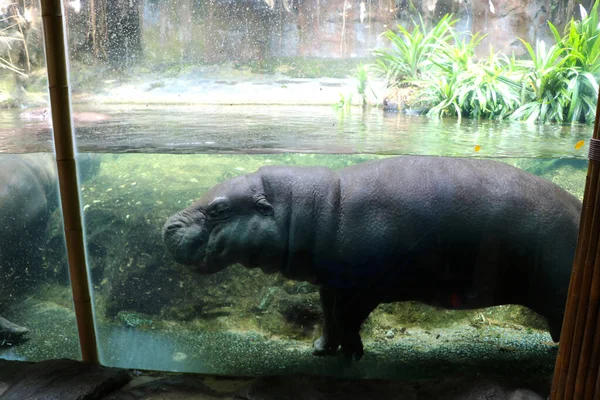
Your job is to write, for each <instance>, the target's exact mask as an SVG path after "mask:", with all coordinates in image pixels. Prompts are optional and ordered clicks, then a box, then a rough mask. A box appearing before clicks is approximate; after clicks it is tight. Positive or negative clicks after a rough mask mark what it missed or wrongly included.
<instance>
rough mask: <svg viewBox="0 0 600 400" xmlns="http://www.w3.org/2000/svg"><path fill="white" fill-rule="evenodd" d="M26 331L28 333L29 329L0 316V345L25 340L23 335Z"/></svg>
mask: <svg viewBox="0 0 600 400" xmlns="http://www.w3.org/2000/svg"><path fill="white" fill-rule="evenodd" d="M27 333H29V329H27V328H25V327H23V326H19V325H17V324H13V323H12V322H10V321H9V320H7V319H6V318H2V317H0V345H3V344H16V343H19V342H23V341H25V340H27V338H26V337H25V335H26V334H27Z"/></svg>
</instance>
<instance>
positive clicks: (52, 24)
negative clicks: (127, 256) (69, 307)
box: [41, 0, 98, 363]
mask: <svg viewBox="0 0 600 400" xmlns="http://www.w3.org/2000/svg"><path fill="white" fill-rule="evenodd" d="M41 3H42V21H43V26H44V43H45V50H46V66H47V69H48V88H49V91H50V106H51V111H52V129H53V136H54V149H55V152H56V164H57V167H58V182H59V187H60V202H61V206H62V215H63V221H64V228H65V239H66V242H67V256H68V261H69V272H70V276H71V287H72V289H73V302H74V304H75V314H76V318H77V329H78V332H79V344H80V347H81V356H82V359H83V361H85V362H89V363H98V350H97V347H96V332H95V330H94V319H93V310H92V303H91V299H90V290H89V284H88V277H87V268H86V263H85V244H84V241H83V230H82V225H81V206H80V200H79V185H78V183H77V167H76V164H75V157H74V155H75V149H74V140H73V130H72V126H71V121H72V120H71V98H70V90H69V82H68V72H67V52H66V45H65V43H66V41H65V38H66V35H65V28H64V24H63V13H62V10H63V9H62V5H61V0H42V1H41Z"/></svg>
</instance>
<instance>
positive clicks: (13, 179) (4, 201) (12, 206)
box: [0, 153, 100, 345]
mask: <svg viewBox="0 0 600 400" xmlns="http://www.w3.org/2000/svg"><path fill="white" fill-rule="evenodd" d="M78 160H79V171H80V172H81V173H80V176H81V178H82V180H85V179H87V178H88V177H89V176H91V175H93V174H94V173H95V172H96V170H97V169H98V166H99V165H100V159H99V157H98V156H97V155H94V154H81V155H79V156H78ZM57 181H58V175H57V171H56V161H55V159H54V156H53V155H52V154H50V153H33V154H20V155H18V154H1V155H0V312H2V311H3V310H4V309H5V308H6V307H7V305H8V302H9V301H13V300H14V299H15V298H16V297H17V296H18V295H19V294H21V293H23V292H25V291H26V290H28V289H30V288H31V287H32V286H33V284H34V283H35V282H36V281H39V280H40V279H41V278H42V276H41V272H42V270H41V267H40V265H41V255H42V254H41V253H42V250H41V248H42V247H44V240H45V232H46V228H47V225H48V221H49V220H50V217H51V215H52V213H53V212H54V210H55V209H56V207H57V206H58V193H57V192H58V182H57ZM27 332H28V329H27V328H24V327H21V326H18V325H16V324H14V323H12V322H10V321H8V320H6V319H5V318H3V317H1V316H0V345H2V344H3V343H16V342H18V341H21V340H23V339H24V336H25V334H26V333H27Z"/></svg>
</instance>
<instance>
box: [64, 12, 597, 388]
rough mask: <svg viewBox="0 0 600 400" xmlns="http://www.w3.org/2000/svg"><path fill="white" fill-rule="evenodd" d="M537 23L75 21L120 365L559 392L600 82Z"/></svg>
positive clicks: (183, 15)
mask: <svg viewBox="0 0 600 400" xmlns="http://www.w3.org/2000/svg"><path fill="white" fill-rule="evenodd" d="M496 3H498V4H496ZM528 4H529V3H528ZM535 4H536V5H535V6H531V7H528V6H526V5H522V4H521V3H519V4H516V3H514V2H496V1H489V0H485V1H483V0H482V1H472V2H462V1H422V2H405V1H395V2H393V1H392V2H389V1H383V2H381V1H380V2H373V1H350V0H327V1H321V0H314V1H303V2H300V1H293V0H283V1H269V0H265V1H262V0H261V1H259V0H256V1H245V0H233V1H220V0H218V1H188V0H179V1H177V0H172V1H120V0H119V1H114V2H110V4H109V2H107V1H106V0H94V1H90V2H83V3H79V2H69V3H68V7H69V14H68V15H69V48H70V52H71V53H70V55H71V78H72V83H73V99H74V111H75V114H74V120H75V124H76V126H77V136H78V146H79V151H80V152H82V154H96V155H98V157H99V158H100V160H101V161H100V166H99V169H98V171H97V172H96V174H95V175H93V176H92V177H90V179H89V180H88V181H86V182H85V183H84V184H82V187H81V190H82V194H83V200H84V213H85V220H86V234H87V246H88V247H87V248H88V255H89V262H90V268H91V279H92V284H93V289H94V306H95V311H96V319H97V323H98V329H99V344H100V354H101V359H102V362H103V363H105V364H107V365H111V366H120V367H127V368H143V369H146V368H147V369H160V370H171V371H190V372H206V373H217V374H225V375H261V374H279V373H306V374H320V375H329V376H332V375H333V376H346V377H361V378H367V377H368V378H390V377H394V378H398V377H409V378H419V377H425V376H431V375H436V374H438V375H439V374H445V373H449V372H450V371H451V372H453V373H457V372H460V371H465V372H468V371H478V372H484V371H485V372H493V373H498V374H505V375H517V374H518V375H519V376H527V377H543V376H547V375H548V374H549V373H551V371H552V368H553V366H554V358H555V356H556V350H557V346H556V343H554V342H553V339H556V334H557V332H558V331H559V330H560V319H561V315H562V308H563V307H564V304H562V302H563V300H564V298H565V296H566V289H567V286H568V279H569V276H570V271H569V270H570V267H571V262H572V255H573V251H574V246H575V242H576V235H577V224H578V223H579V211H580V207H581V205H580V202H579V201H580V200H581V198H582V196H583V187H584V183H585V174H586V167H587V162H586V159H585V151H586V149H587V145H586V140H587V138H588V137H589V135H590V132H591V125H590V124H589V122H591V120H592V119H593V112H594V111H593V110H595V108H594V107H595V101H596V98H595V96H596V95H597V89H596V88H597V86H595V84H594V82H595V77H594V76H593V75H592V73H593V72H594V71H595V70H594V71H592V70H591V68H592V67H590V66H589V65H587V66H583V65H567V63H568V62H572V61H573V60H574V59H575V58H567V57H566V56H565V55H564V54H563V53H566V52H567V51H575V50H574V49H573V48H572V47H573V46H574V44H573V43H571V44H569V43H567V42H566V41H563V42H562V43H563V44H562V45H556V47H552V46H553V45H555V44H556V39H555V38H554V35H553V34H552V30H551V28H550V27H549V26H548V25H547V24H546V23H545V22H544V21H547V20H550V21H552V22H553V24H554V25H556V27H557V28H556V29H557V32H558V35H559V36H560V35H561V33H562V32H563V29H564V28H565V26H566V24H567V21H569V19H570V17H571V16H573V15H574V16H575V17H576V18H577V20H579V19H581V16H582V13H581V11H580V9H579V7H574V6H573V3H572V2H566V1H564V2H558V3H556V4H555V6H553V7H552V8H551V9H548V8H547V7H546V6H545V5H542V4H541V3H540V4H538V3H535ZM109 5H110V7H109ZM583 6H584V7H587V8H586V9H587V10H588V13H587V14H585V15H583V16H584V23H583V24H580V25H577V26H576V27H575V28H574V29H580V31H579V32H580V34H581V35H585V34H587V33H586V32H587V31H586V32H584V31H585V29H588V30H589V32H591V33H593V34H595V32H596V30H597V27H598V23H597V21H596V20H594V19H593V16H594V15H596V14H597V10H591V7H588V5H586V4H584V5H583ZM448 13H452V14H453V17H449V16H446V15H447V14H448ZM565 16H568V17H569V19H565ZM419 17H421V18H422V19H420V18H419ZM590 18H591V19H590ZM455 20H456V21H455ZM413 21H419V22H417V23H416V24H415V23H413ZM540 21H541V22H540ZM404 28H406V29H404ZM584 28H585V29H584ZM388 29H392V30H391V31H388ZM469 31H472V32H474V33H473V35H470V34H469ZM385 32H387V33H385ZM431 32H433V33H431ZM477 32H479V35H475V33H477ZM589 32H588V33H589ZM384 33H385V34H384ZM382 34H384V35H382ZM483 35H487V36H485V37H484V36H483ZM592 36H593V35H592ZM590 37H591V36H590ZM507 38H509V39H507ZM519 38H521V39H523V40H524V42H526V43H527V44H525V43H524V42H522V41H521V40H519ZM542 39H543V41H544V42H543V43H545V44H542V42H541V41H540V42H539V43H538V42H537V41H538V40H542ZM559 39H560V38H559ZM561 40H562V39H561ZM564 40H567V39H564ZM411 43H412V45H411ZM536 43H538V44H536ZM528 44H530V45H531V51H532V52H531V53H530V52H529V51H528V49H529V48H528V47H527V46H528ZM599 44H600V43H599ZM490 45H491V46H492V47H491V48H490ZM411 46H412V47H411ZM560 46H562V47H563V49H562V50H560V49H559V47H560ZM569 46H571V47H569ZM568 48H571V50H568ZM536 49H537V53H536ZM552 52H554V53H552ZM542 53H544V54H542ZM546 53H550V55H551V56H552V54H553V55H554V56H555V57H554V58H553V57H547V54H546ZM419 55H422V58H420V59H418V57H419ZM542 59H543V60H549V61H545V62H550V63H552V62H554V63H555V64H552V65H549V64H548V65H546V64H544V65H542V64H540V63H541V61H542ZM552 60H554V61H552ZM534 61H535V62H534ZM561 63H562V64H561ZM577 68H579V69H577ZM584 68H589V70H584ZM576 70H577V71H580V72H585V71H587V72H590V74H586V73H581V74H580V75H578V76H579V77H580V78H577V77H575V75H569V73H570V72H569V71H571V72H572V71H576ZM550 72H552V73H555V72H556V73H558V72H560V73H561V74H563V75H560V76H559V75H552V76H548V75H544V74H548V73H550ZM584 77H585V78H584ZM578 79H580V80H578ZM561 82H562V83H561ZM552 84H555V86H551V85H552ZM561 85H563V86H561ZM564 85H566V86H564ZM576 85H577V86H576ZM575 88H577V92H576V93H577V94H578V96H575V97H570V95H569V93H574V90H575ZM557 93H559V94H560V95H559V96H558V97H555V95H556V94H557ZM548 96H550V97H548ZM549 98H552V99H558V100H557V101H556V102H554V101H549V100H548V99H549ZM409 155H419V156H444V158H440V157H426V158H407V156H409ZM390 156H392V157H393V156H400V158H399V159H398V160H396V159H391V160H388V158H389V157H390ZM459 157H460V158H462V159H463V160H461V159H459ZM379 159H385V160H386V161H379V162H381V163H382V164H381V165H380V166H378V167H374V166H373V165H379V164H363V163H365V162H367V161H373V160H379ZM464 159H467V161H465V160H464ZM480 159H483V160H480ZM491 161H495V162H493V163H492V162H491ZM358 164H360V165H358ZM507 164H508V165H509V166H506V165H507ZM354 165H356V167H351V166H354ZM265 166H289V168H282V167H279V168H274V169H269V168H266V169H263V170H261V172H260V174H259V175H258V176H257V175H248V176H247V177H246V178H243V179H238V180H235V178H236V177H238V176H240V175H244V174H251V173H253V172H255V171H257V170H258V169H259V168H261V167H265ZM301 166H312V167H316V166H322V167H328V168H329V169H328V170H323V169H311V170H305V169H298V168H297V167H301ZM346 167H349V169H344V168H346ZM512 167H516V169H515V168H512ZM334 170H335V171H339V172H333V171H334ZM535 176H538V177H540V179H538V178H536V177H535ZM230 179H234V180H233V181H230ZM224 182H229V183H224ZM232 182H233V183H232ZM221 183H224V186H219V187H217V188H216V189H212V191H211V188H213V187H214V186H215V185H218V184H221ZM228 185H229V186H228ZM224 188H225V189H224ZM202 196H205V197H202ZM199 198H203V200H201V202H200V203H197V204H196V206H195V207H196V209H195V210H188V211H187V212H186V213H184V214H179V216H178V217H175V218H174V219H171V220H170V223H169V224H168V227H167V228H165V222H166V221H167V218H169V217H170V216H172V215H174V214H176V213H177V212H179V211H181V210H183V209H185V208H186V207H188V206H189V205H190V204H193V203H194V201H195V200H196V199H199ZM163 230H164V232H163ZM165 232H166V233H165ZM204 258H206V260H204ZM178 262H180V263H192V264H194V265H195V267H192V268H186V267H184V266H182V265H181V264H179V263H178ZM229 264H233V265H231V266H229V268H224V269H222V270H221V267H223V266H226V265H229ZM241 264H243V265H245V266H246V267H251V268H244V267H242V265H241ZM217 270H218V271H217ZM195 272H204V273H202V274H197V273H195ZM265 272H266V273H265ZM272 272H278V273H272ZM279 272H280V273H279ZM319 286H320V287H321V289H322V293H321V294H320V293H319ZM321 301H322V302H323V305H322V304H321ZM492 306H493V307H492ZM372 309H374V310H372ZM324 310H325V311H324ZM371 310H372V311H371ZM534 311H535V312H534ZM336 313H337V314H336ZM367 317H368V318H367ZM362 319H366V321H365V322H364V324H362V330H361V331H360V335H361V337H362V342H363V344H364V356H363V357H362V359H361V360H360V361H359V362H358V363H355V364H352V367H350V368H349V367H348V364H346V363H343V362H341V361H340V357H337V356H331V355H329V356H327V354H321V356H316V355H313V342H315V341H316V340H317V339H318V338H319V337H320V335H321V332H323V330H325V332H326V337H325V338H321V339H320V340H317V342H316V347H317V349H316V350H317V352H320V353H327V352H330V353H333V352H334V350H336V349H337V347H338V345H341V351H338V353H340V352H346V353H348V354H349V355H352V356H360V355H361V353H362V351H361V346H360V340H359V337H358V328H359V327H360V326H361V322H362ZM323 320H325V321H328V322H326V323H325V326H323V325H324V324H323ZM328 323H329V325H327V324H328ZM549 329H551V330H552V333H553V335H552V336H551V335H550V333H549Z"/></svg>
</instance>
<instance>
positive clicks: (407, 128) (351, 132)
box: [0, 105, 592, 159]
mask: <svg viewBox="0 0 600 400" xmlns="http://www.w3.org/2000/svg"><path fill="white" fill-rule="evenodd" d="M75 112H76V113H97V114H98V116H99V118H98V119H102V120H101V121H97V122H95V121H93V119H95V117H94V116H93V115H92V116H88V118H87V119H88V120H84V121H77V120H76V123H75V126H76V128H77V129H76V136H77V143H78V148H79V151H81V152H108V153H129V152H133V153H168V154H194V153H209V154H218V153H242V154H244V153H252V154H260V153H262V154H265V153H282V152H296V153H330V154H351V153H362V154H426V155H446V156H463V157H471V156H477V157H516V158H553V157H560V158H562V157H567V158H579V159H584V158H586V155H587V146H584V147H583V148H580V149H576V148H575V145H576V144H577V142H579V141H580V140H585V141H586V142H587V141H588V139H589V137H590V136H591V132H592V127H591V126H585V125H575V126H571V125H562V126H561V125H535V124H525V123H518V122H508V121H502V122H497V121H475V120H469V119H463V120H461V121H458V120H456V119H453V118H446V119H440V120H438V119H431V118H425V117H413V116H407V115H404V114H398V113H383V112H381V111H380V110H377V109H369V110H367V111H365V112H362V111H361V110H359V109H352V110H351V111H349V110H346V111H343V112H342V111H336V110H334V109H333V108H332V107H312V106H306V107H302V106H261V107H253V106H237V105H235V106H195V107H184V106H179V107H175V106H169V107H166V106H165V107H162V108H161V107H159V106H119V107H109V106H98V107H93V108H92V107H90V106H77V107H75ZM20 113H21V111H16V110H0V124H1V125H2V127H3V128H2V130H0V151H1V152H15V153H20V152H37V151H52V137H51V132H50V129H49V126H48V121H36V120H29V121H27V120H22V119H20V118H19V114H20ZM82 118H84V119H85V115H83V116H82ZM89 119H92V121H89ZM475 146H480V150H479V151H475V150H474V148H475Z"/></svg>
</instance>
